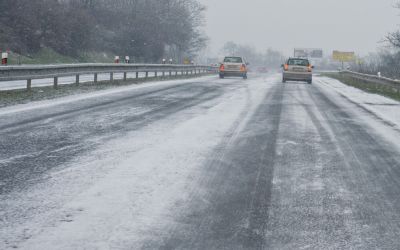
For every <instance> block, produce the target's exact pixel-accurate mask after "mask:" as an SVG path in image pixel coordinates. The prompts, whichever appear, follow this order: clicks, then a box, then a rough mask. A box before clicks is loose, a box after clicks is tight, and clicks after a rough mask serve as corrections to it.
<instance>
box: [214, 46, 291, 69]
mask: <svg viewBox="0 0 400 250" xmlns="http://www.w3.org/2000/svg"><path fill="white" fill-rule="evenodd" d="M221 53H222V54H223V55H224V56H242V57H244V58H245V59H246V60H247V61H248V62H249V63H251V65H253V66H266V67H268V68H279V65H281V64H282V63H283V62H284V60H285V56H284V55H283V54H282V53H281V52H279V51H276V50H273V49H271V48H268V49H267V50H266V51H264V52H260V51H258V50H257V49H255V48H254V47H252V46H249V45H243V44H237V43H235V42H232V41H230V42H227V43H225V44H224V46H223V47H222V48H221Z"/></svg>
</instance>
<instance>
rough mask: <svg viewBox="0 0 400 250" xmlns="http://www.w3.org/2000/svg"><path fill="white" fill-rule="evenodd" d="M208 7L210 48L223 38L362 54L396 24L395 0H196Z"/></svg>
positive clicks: (285, 47)
mask: <svg viewBox="0 0 400 250" xmlns="http://www.w3.org/2000/svg"><path fill="white" fill-rule="evenodd" d="M200 1H201V2H202V3H203V4H205V5H206V6H207V8H208V9H207V12H206V19H207V26H206V32H207V34H208V36H209V38H210V39H211V41H210V47H211V51H212V52H214V53H216V52H219V49H220V48H221V47H222V46H223V44H224V43H225V42H227V41H234V42H237V43H243V44H248V45H252V46H255V47H257V48H258V49H260V50H261V49H266V48H268V47H271V48H274V49H278V50H280V51H282V52H285V53H286V54H287V55H288V54H289V53H291V51H292V50H293V48H294V47H301V48H303V47H305V48H309V47H310V48H323V49H324V51H326V52H327V53H331V51H332V50H333V49H337V50H344V51H356V52H357V53H359V54H367V53H368V52H370V51H375V50H376V48H377V47H379V46H381V45H382V44H380V43H379V41H381V40H382V38H383V37H384V36H385V34H387V33H388V32H389V31H393V30H395V29H396V28H400V26H399V24H400V16H399V14H400V10H397V9H394V8H393V6H394V3H395V2H396V0H200Z"/></svg>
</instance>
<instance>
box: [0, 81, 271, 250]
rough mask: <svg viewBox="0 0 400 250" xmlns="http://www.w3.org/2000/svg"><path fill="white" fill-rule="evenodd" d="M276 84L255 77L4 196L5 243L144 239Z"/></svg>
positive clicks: (78, 244)
mask: <svg viewBox="0 0 400 250" xmlns="http://www.w3.org/2000/svg"><path fill="white" fill-rule="evenodd" d="M205 79H209V78H205ZM181 82H185V81H181ZM178 83H179V82H178ZM229 83H230V80H228V81H227V84H229ZM163 84H165V83H163ZM175 84H176V83H175ZM153 85H157V84H153ZM269 88H270V85H266V84H264V82H259V81H248V82H246V85H243V86H240V88H239V90H238V91H234V92H229V93H227V94H225V95H224V96H222V97H221V98H220V99H218V101H217V102H215V103H212V104H211V106H208V105H210V104H207V103H204V104H203V108H201V109H197V108H196V109H189V110H185V111H184V112H182V113H181V114H177V115H175V116H171V117H168V118H166V119H162V120H160V121H158V122H156V123H153V124H150V125H148V126H146V127H145V128H143V129H140V130H137V131H133V132H130V133H128V134H125V135H123V136H120V137H118V138H116V139H113V140H111V141H109V142H108V143H106V144H105V145H103V146H101V147H100V148H97V149H96V150H95V151H93V152H90V153H88V154H87V155H84V156H80V157H79V158H78V159H73V160H72V161H71V162H70V163H68V165H67V166H65V168H63V170H61V171H59V172H57V171H56V172H51V173H50V174H49V178H48V180H47V181H45V182H44V183H39V184H38V185H36V186H34V187H33V188H32V189H30V190H29V192H26V193H11V194H9V195H7V196H6V197H2V198H3V201H2V203H3V204H6V206H7V207H8V211H2V212H1V213H3V218H8V220H7V221H3V222H1V231H0V235H2V236H1V238H2V242H1V243H2V244H3V246H2V247H1V248H10V247H13V246H15V247H18V248H22V249H108V248H110V249H115V248H118V247H122V248H124V246H125V248H126V247H127V246H130V247H133V248H135V246H139V245H140V243H143V241H144V240H145V239H144V238H143V235H146V236H148V235H151V228H152V227H164V226H165V225H166V224H168V223H169V222H170V221H169V217H171V215H172V214H173V213H174V206H176V204H177V203H179V202H181V201H182V200H185V197H187V196H188V195H190V194H188V193H186V192H185V190H186V188H187V187H188V186H190V182H191V180H192V179H193V178H194V176H195V175H196V171H200V169H199V168H200V167H201V166H202V162H203V161H205V160H206V159H207V156H208V155H209V154H210V153H212V151H213V148H214V147H216V146H217V145H218V144H219V143H220V141H221V140H223V139H224V137H225V135H226V134H227V133H228V132H229V131H230V129H231V126H232V124H234V123H242V122H245V118H246V117H248V116H250V115H251V113H252V112H253V110H254V109H255V108H256V107H257V106H258V103H259V102H260V101H261V100H262V99H263V97H264V95H265V94H266V93H267V92H268V89H269ZM131 90H132V89H131ZM103 94H106V93H103ZM88 97H90V95H88ZM54 102H55V103H58V101H54ZM47 104H48V105H51V101H48V102H47ZM58 105H59V104H58ZM25 107H28V106H25ZM38 107H43V105H39V106H38ZM20 110H21V108H20ZM22 110H24V109H22ZM11 208H14V209H11ZM4 213H7V214H6V215H5V214H4ZM12 213H14V214H12ZM31 213H33V214H31ZM11 219H12V220H11ZM132 236H133V237H132ZM88 239H90V241H88ZM0 246H1V245H0Z"/></svg>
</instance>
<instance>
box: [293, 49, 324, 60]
mask: <svg viewBox="0 0 400 250" xmlns="http://www.w3.org/2000/svg"><path fill="white" fill-rule="evenodd" d="M323 56H324V53H323V51H322V49H300V48H297V49H294V57H304V58H322V57H323Z"/></svg>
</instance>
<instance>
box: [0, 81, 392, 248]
mask: <svg viewBox="0 0 400 250" xmlns="http://www.w3.org/2000/svg"><path fill="white" fill-rule="evenodd" d="M399 116H400V103H398V102H395V101H392V100H390V99H387V98H384V97H381V96H377V95H372V94H368V93H365V92H362V91H359V90H357V89H354V88H351V87H348V86H346V85H344V84H342V83H340V82H338V81H336V80H332V79H328V78H322V77H317V78H316V81H315V85H308V84H303V83H294V82H289V83H287V84H282V83H280V76H279V75H265V76H254V77H253V78H250V79H249V80H247V81H244V80H242V79H235V78H231V79H225V80H220V79H217V78H216V77H202V78H199V79H189V80H175V81H165V82H154V83H149V84H145V85H140V86H127V87H121V88H118V89H112V90H103V91H99V92H94V93H92V94H82V95H77V96H71V97H65V98H61V99H57V100H51V101H43V102H38V103H33V104H28V105H18V106H15V107H8V108H4V109H0V137H1V138H2V140H1V141H0V148H1V150H2V154H1V156H0V176H1V177H0V218H1V219H0V248H1V249H13V248H19V249H160V248H162V249H222V248H226V249H234V248H244V249H255V248H257V249H259V248H267V249H269V248H272V249H285V248H286V249H301V248H317V249H321V248H336V249H342V248H360V249H372V248H374V246H382V247H383V248H392V249H396V248H398V247H400V242H398V240H397V239H398V236H399V235H400V211H399V210H398V207H399V206H398V205H400V198H399V197H398V196H397V194H398V192H399V191H400V185H399V184H398V181H397V180H398V178H400V172H399V171H398V168H399V167H400V145H399V142H400V117H399ZM378 167H379V170H378V169H376V168H378ZM382 234H384V235H382Z"/></svg>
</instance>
